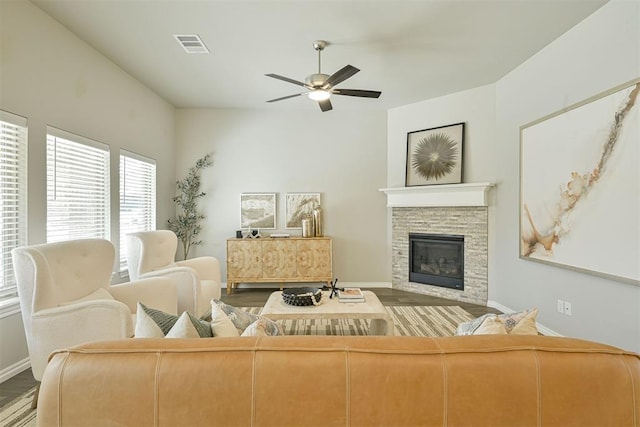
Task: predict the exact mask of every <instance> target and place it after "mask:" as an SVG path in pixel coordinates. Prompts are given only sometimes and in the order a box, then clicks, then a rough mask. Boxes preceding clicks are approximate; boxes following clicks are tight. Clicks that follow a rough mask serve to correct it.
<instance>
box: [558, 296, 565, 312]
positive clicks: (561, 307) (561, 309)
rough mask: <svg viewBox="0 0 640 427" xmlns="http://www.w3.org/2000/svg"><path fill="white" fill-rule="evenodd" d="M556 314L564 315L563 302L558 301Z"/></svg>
mask: <svg viewBox="0 0 640 427" xmlns="http://www.w3.org/2000/svg"><path fill="white" fill-rule="evenodd" d="M558 313H564V301H562V300H561V299H559V300H558Z"/></svg>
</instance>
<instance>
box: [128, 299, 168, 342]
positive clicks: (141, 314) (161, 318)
mask: <svg viewBox="0 0 640 427" xmlns="http://www.w3.org/2000/svg"><path fill="white" fill-rule="evenodd" d="M141 321H142V322H141ZM177 321H178V316H176V315H174V314H169V313H165V312H164V311H160V310H156V309H155V308H149V307H147V306H146V305H144V304H143V303H141V302H139V303H138V309H137V310H136V332H135V336H136V337H137V338H159V337H157V334H158V331H157V329H155V328H153V325H152V323H153V324H155V325H156V327H157V328H158V329H160V331H161V332H162V336H163V337H164V336H165V335H167V333H168V332H169V331H170V330H171V328H173V325H175V324H176V322H177ZM138 325H140V330H138V329H139V328H138ZM138 333H140V334H138ZM149 334H152V335H153V336H148V335H149Z"/></svg>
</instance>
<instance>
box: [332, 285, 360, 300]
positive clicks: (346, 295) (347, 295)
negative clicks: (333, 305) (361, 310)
mask: <svg viewBox="0 0 640 427" xmlns="http://www.w3.org/2000/svg"><path fill="white" fill-rule="evenodd" d="M338 299H339V300H340V301H349V302H358V301H364V294H363V293H362V291H361V290H360V288H344V290H343V291H340V290H339V291H338Z"/></svg>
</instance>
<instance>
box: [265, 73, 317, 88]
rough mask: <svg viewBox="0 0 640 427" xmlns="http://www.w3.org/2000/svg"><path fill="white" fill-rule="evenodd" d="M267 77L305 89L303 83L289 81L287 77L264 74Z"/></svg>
mask: <svg viewBox="0 0 640 427" xmlns="http://www.w3.org/2000/svg"><path fill="white" fill-rule="evenodd" d="M265 76H267V77H273V78H274V79H278V80H282V81H285V82H289V83H293V84H294V85H298V86H303V87H307V85H306V84H305V83H302V82H299V81H297V80H293V79H290V78H289V77H284V76H280V75H278V74H265Z"/></svg>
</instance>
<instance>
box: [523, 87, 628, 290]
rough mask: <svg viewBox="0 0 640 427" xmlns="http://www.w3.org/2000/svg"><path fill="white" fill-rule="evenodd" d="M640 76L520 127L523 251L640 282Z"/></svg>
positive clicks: (578, 268)
mask: <svg viewBox="0 0 640 427" xmlns="http://www.w3.org/2000/svg"><path fill="white" fill-rule="evenodd" d="M639 93H640V79H637V80H634V81H631V82H629V83H626V84H623V85H620V86H617V87H615V88H613V89H611V90H609V91H606V92H603V93H600V94H598V95H595V96H593V97H591V98H589V99H586V100H584V101H582V102H580V103H577V104H574V105H571V106H569V107H567V108H564V109H562V110H560V111H558V112H555V113H552V114H550V115H548V116H545V117H542V118H540V119H538V120H535V121H533V122H531V123H528V124H525V125H523V126H521V128H520V201H519V204H520V230H519V231H520V233H519V237H520V245H519V249H520V258H521V259H523V260H527V261H535V262H541V263H545V264H549V265H553V266H557V267H562V268H568V269H571V270H575V271H580V272H583V273H587V274H592V275H596V276H600V277H604V278H607V279H612V280H617V281H621V282H624V283H630V284H634V285H640V270H639V269H638V260H639V259H640V245H638V236H640V172H638V169H640V148H639V145H640V144H638V141H639V140H640V125H639V124H640V96H639V95H638V94H639Z"/></svg>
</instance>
